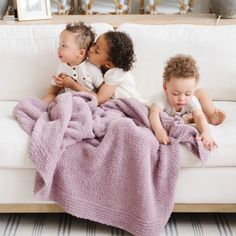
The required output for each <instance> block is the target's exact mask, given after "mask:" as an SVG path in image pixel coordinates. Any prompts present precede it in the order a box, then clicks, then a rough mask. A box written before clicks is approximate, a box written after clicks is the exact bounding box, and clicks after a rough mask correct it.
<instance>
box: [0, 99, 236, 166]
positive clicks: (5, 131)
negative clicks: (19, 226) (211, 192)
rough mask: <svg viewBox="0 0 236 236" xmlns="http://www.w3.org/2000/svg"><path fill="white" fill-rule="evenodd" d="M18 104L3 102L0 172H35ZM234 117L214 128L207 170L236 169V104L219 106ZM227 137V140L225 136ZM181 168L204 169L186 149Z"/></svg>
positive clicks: (221, 103) (219, 103) (0, 106)
mask: <svg viewBox="0 0 236 236" xmlns="http://www.w3.org/2000/svg"><path fill="white" fill-rule="evenodd" d="M17 103H18V102H17V101H0V110H1V114H0V130H1V132H0V168H23V169H25V168H34V167H33V163H32V162H31V160H30V159H29V154H28V152H29V145H30V137H29V136H28V135H27V134H26V133H25V132H24V131H23V130H22V129H21V127H20V125H19V123H18V122H17V121H16V120H15V119H14V117H13V115H12V111H13V108H14V107H15V105H16V104H17ZM215 104H216V106H217V107H219V108H222V109H224V111H225V112H226V113H227V114H230V116H228V117H227V122H224V123H223V124H222V125H220V126H210V129H211V132H212V135H213V137H215V140H217V144H218V148H217V149H215V151H213V152H212V153H211V155H210V158H209V161H208V162H207V164H206V167H217V166H221V167H222V166H225V167H227V166H228V167H232V166H236V158H235V153H236V145H235V142H234V140H236V133H235V132H234V131H235V130H236V122H235V120H236V103H235V102H223V101H222V102H220V101H218V102H215ZM222 134H224V136H222ZM181 156H182V159H181V167H201V166H202V165H201V162H200V161H199V159H198V158H197V157H196V156H195V155H193V154H192V153H190V152H189V151H188V150H187V149H186V147H185V146H182V147H181Z"/></svg>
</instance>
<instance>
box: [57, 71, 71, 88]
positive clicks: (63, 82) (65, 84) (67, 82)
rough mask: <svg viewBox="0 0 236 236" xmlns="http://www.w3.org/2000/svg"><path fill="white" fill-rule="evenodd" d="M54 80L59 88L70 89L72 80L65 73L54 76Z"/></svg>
mask: <svg viewBox="0 0 236 236" xmlns="http://www.w3.org/2000/svg"><path fill="white" fill-rule="evenodd" d="M54 80H55V82H56V85H57V86H58V87H61V88H70V89H72V87H73V84H74V82H75V81H74V80H73V79H72V78H71V77H70V76H68V75H65V74H62V73H61V74H59V75H58V76H57V77H54Z"/></svg>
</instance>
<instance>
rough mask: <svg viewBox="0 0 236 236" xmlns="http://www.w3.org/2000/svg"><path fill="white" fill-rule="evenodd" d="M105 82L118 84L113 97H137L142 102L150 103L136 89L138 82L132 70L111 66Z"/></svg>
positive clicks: (105, 76)
mask: <svg viewBox="0 0 236 236" xmlns="http://www.w3.org/2000/svg"><path fill="white" fill-rule="evenodd" d="M104 82H105V84H108V85H116V86H118V87H117V88H116V90H115V92H114V94H113V96H112V98H113V99H117V98H136V99H137V100H139V101H140V102H141V103H144V104H147V103H148V102H147V101H146V100H145V99H144V98H142V96H141V95H140V93H139V92H138V90H137V89H136V83H135V80H134V77H133V75H132V73H131V72H130V71H124V70H122V69H120V68H111V69H109V70H108V71H107V72H106V73H105V75H104Z"/></svg>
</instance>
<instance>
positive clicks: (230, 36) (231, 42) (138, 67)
mask: <svg viewBox="0 0 236 236" xmlns="http://www.w3.org/2000/svg"><path fill="white" fill-rule="evenodd" d="M118 30H119V31H125V32H127V33H128V34H129V35H130V36H131V37H132V39H133V40H134V46H135V52H136V55H137V62H136V64H135V68H134V70H133V74H134V76H135V79H136V81H137V85H138V89H139V90H140V92H141V94H142V95H143V96H144V97H145V98H146V99H152V98H153V96H155V95H156V93H158V92H159V91H161V89H162V73H163V68H164V65H165V62H166V60H167V59H168V58H169V57H170V56H173V55H175V54H178V53H184V54H190V55H192V56H193V57H194V58H195V59H196V61H197V64H198V66H199V71H200V78H201V80H200V84H199V86H201V87H204V88H205V89H206V90H207V91H208V92H209V95H210V96H211V97H212V98H213V99H215V100H233V101H236V93H235V88H236V79H235V78H236V66H235V58H236V43H235V42H236V25H225V26H203V25H178V24H176V25H140V24H128V23H124V24H122V25H120V26H119V27H118Z"/></svg>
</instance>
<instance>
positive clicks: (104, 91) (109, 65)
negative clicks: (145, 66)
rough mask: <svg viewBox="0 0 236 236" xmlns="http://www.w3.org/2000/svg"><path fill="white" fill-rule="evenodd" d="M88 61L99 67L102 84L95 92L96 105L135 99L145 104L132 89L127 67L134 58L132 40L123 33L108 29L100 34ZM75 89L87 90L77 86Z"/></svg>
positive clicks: (129, 68)
mask: <svg viewBox="0 0 236 236" xmlns="http://www.w3.org/2000/svg"><path fill="white" fill-rule="evenodd" d="M88 60H89V61H90V62H92V63H94V64H95V65H97V66H100V68H101V70H102V71H103V74H104V83H103V84H102V86H101V87H100V88H99V90H98V92H97V93H92V92H90V93H92V94H94V95H95V96H96V97H97V100H98V104H102V103H104V102H106V101H107V100H108V99H117V98H131V97H132V98H136V99H138V100H139V101H141V102H143V103H147V101H146V100H144V99H143V98H142V97H141V95H140V94H139V93H138V91H137V89H136V84H135V80H134V78H133V75H132V74H131V72H130V70H131V68H132V66H133V62H134V61H135V54H134V47H133V42H132V40H131V38H130V37H129V35H128V34H126V33H124V32H117V31H109V32H106V33H103V34H102V35H100V36H99V37H98V39H97V41H96V42H95V43H94V45H93V46H92V47H91V48H90V50H89V52H88ZM79 91H88V90H87V88H85V87H84V86H83V85H80V88H79Z"/></svg>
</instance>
